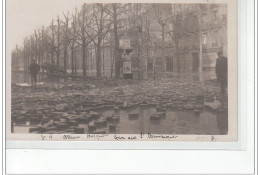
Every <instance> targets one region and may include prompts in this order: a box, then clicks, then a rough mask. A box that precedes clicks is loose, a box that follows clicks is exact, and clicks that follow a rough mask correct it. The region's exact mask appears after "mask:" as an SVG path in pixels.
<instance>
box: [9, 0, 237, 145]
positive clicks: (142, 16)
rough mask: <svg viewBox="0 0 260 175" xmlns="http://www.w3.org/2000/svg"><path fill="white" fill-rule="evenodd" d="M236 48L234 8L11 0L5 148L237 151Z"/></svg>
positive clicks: (219, 2)
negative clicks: (217, 147) (176, 144)
mask: <svg viewBox="0 0 260 175" xmlns="http://www.w3.org/2000/svg"><path fill="white" fill-rule="evenodd" d="M237 41H238V40H237V2H236V0H229V1H225V0H214V1H205V0H200V1H194V0H193V1H192V0H187V1H178V0H172V1H165V2H164V1H162V2H160V3H158V2H157V3H156V2H153V1H151V2H146V1H144V2H142V3H140V2H139V1H138V2H136V3H135V2H134V1H131V2H127V1H121V2H108V1H100V2H96V3H94V2H91V1H83V0H44V1H43V0H6V57H5V59H6V90H7V92H6V139H7V141H36V140H38V141H41V140H48V141H192V142H205V141H214V142H237V141H238V129H239V127H238V113H237V110H238V109H237V105H238V103H237V97H238V94H237V93H238V91H237V89H238V84H237V74H238V72H237V70H238V69H237V62H238V58H237V51H238V49H237Z"/></svg>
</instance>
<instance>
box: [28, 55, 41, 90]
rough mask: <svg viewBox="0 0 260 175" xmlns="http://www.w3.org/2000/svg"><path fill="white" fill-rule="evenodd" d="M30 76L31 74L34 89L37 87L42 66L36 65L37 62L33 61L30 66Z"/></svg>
mask: <svg viewBox="0 0 260 175" xmlns="http://www.w3.org/2000/svg"><path fill="white" fill-rule="evenodd" d="M29 69H30V74H31V83H32V87H36V86H37V74H38V72H39V70H40V66H39V65H38V64H37V63H36V61H35V60H32V63H31V64H30V67H29Z"/></svg>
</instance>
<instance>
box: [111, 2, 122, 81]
mask: <svg viewBox="0 0 260 175" xmlns="http://www.w3.org/2000/svg"><path fill="white" fill-rule="evenodd" d="M113 14H114V35H115V51H114V52H115V55H114V56H115V74H116V78H119V77H120V59H119V55H118V49H119V40H118V33H117V23H118V21H117V9H116V4H114V5H113Z"/></svg>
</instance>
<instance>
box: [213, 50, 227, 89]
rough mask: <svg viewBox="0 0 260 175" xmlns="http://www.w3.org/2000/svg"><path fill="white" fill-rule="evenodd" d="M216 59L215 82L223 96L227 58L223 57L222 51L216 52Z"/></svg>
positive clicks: (225, 83) (225, 85) (225, 86)
mask: <svg viewBox="0 0 260 175" xmlns="http://www.w3.org/2000/svg"><path fill="white" fill-rule="evenodd" d="M217 54H218V58H217V63H216V75H217V80H218V82H219V84H220V89H221V93H222V94H225V92H226V89H227V84H228V81H227V72H228V68H227V58H226V57H224V56H223V52H222V50H220V51H218V53H217Z"/></svg>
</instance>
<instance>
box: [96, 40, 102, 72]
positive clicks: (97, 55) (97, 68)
mask: <svg viewBox="0 0 260 175" xmlns="http://www.w3.org/2000/svg"><path fill="white" fill-rule="evenodd" d="M100 45H101V41H98V44H97V52H96V70H97V74H96V75H97V77H101V47H100Z"/></svg>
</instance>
